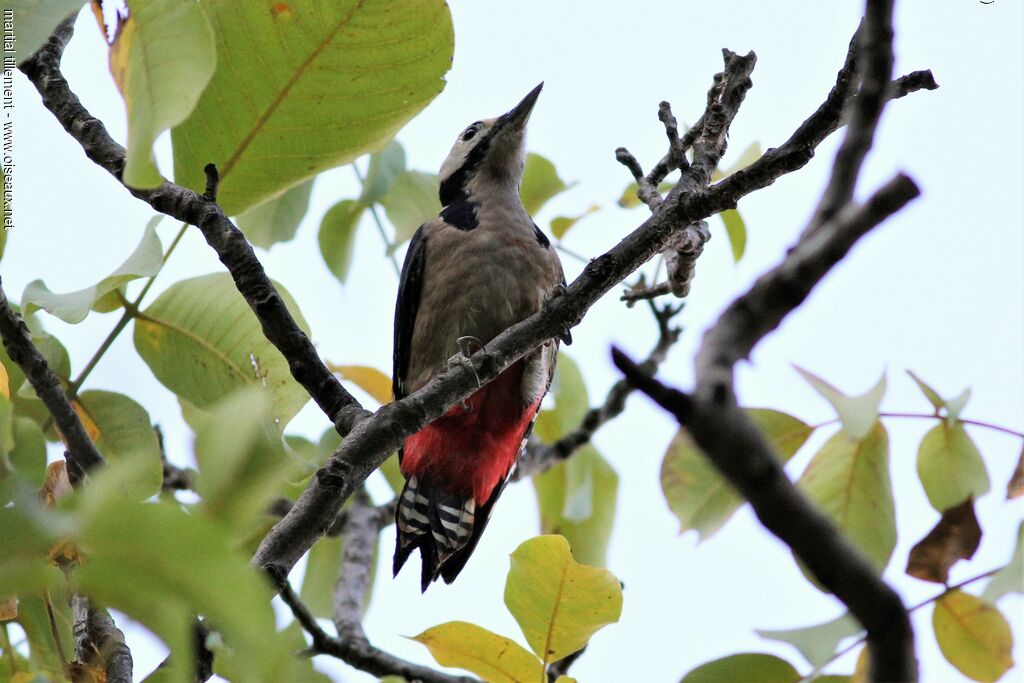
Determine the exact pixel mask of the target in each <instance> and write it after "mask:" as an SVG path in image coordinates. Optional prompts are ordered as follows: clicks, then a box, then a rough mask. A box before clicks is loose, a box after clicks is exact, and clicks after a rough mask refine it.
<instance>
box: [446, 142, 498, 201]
mask: <svg viewBox="0 0 1024 683" xmlns="http://www.w3.org/2000/svg"><path fill="white" fill-rule="evenodd" d="M494 131H495V128H491V130H489V131H487V133H485V134H484V135H483V136H482V137H480V138H479V142H477V143H476V146H475V147H474V148H473V149H471V150H469V154H467V155H466V160H465V161H464V162H462V166H460V167H459V168H458V170H457V171H455V173H452V174H451V175H450V176H448V178H447V179H445V181H444V182H443V183H441V187H440V190H439V192H438V194H439V195H440V197H441V206H448V205H450V204H454V203H456V202H457V201H459V200H461V199H467V198H468V196H469V195H467V194H466V183H468V182H469V178H470V176H472V175H473V171H475V170H476V169H477V167H478V166H479V165H480V162H481V161H483V160H484V157H485V156H487V150H488V149H490V147H491V139H492V138H493V137H494Z"/></svg>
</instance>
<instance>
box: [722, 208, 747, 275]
mask: <svg viewBox="0 0 1024 683" xmlns="http://www.w3.org/2000/svg"><path fill="white" fill-rule="evenodd" d="M718 215H719V216H720V217H721V218H722V224H723V225H725V234H726V235H728V236H729V246H730V247H732V260H733V261H734V262H736V263H739V262H740V259H741V258H743V254H744V253H745V252H746V250H747V224H746V223H744V222H743V216H741V215H740V212H739V211H737V210H736V209H728V210H726V211H723V212H722V213H720V214H718Z"/></svg>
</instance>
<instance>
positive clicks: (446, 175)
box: [438, 83, 544, 206]
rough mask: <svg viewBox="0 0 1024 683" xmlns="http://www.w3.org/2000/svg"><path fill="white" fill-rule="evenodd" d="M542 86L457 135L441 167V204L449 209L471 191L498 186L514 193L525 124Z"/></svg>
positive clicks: (522, 156)
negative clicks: (499, 113) (510, 107)
mask: <svg viewBox="0 0 1024 683" xmlns="http://www.w3.org/2000/svg"><path fill="white" fill-rule="evenodd" d="M543 87H544V84H543V83H541V84H540V85H538V86H537V87H536V88H534V89H533V90H531V91H530V92H529V94H527V96H526V97H524V98H523V100H522V101H521V102H520V103H519V104H517V105H516V106H515V107H513V108H512V110H511V111H509V112H508V113H507V114H502V115H501V116H498V117H496V118H493V119H485V120H483V121H476V122H474V123H471V124H470V125H469V126H468V127H467V128H466V129H465V130H464V131H462V132H461V133H459V137H458V139H456V140H455V145H454V146H452V151H451V152H449V153H448V158H447V159H445V160H444V163H443V164H441V171H440V173H438V179H439V180H440V183H441V189H440V194H441V204H442V205H443V206H448V205H450V204H453V203H454V202H456V201H458V200H459V199H461V198H466V197H469V196H471V195H472V194H473V189H474V188H477V189H480V188H482V187H484V186H498V187H501V188H504V189H510V190H512V191H514V192H516V193H517V196H518V191H519V181H520V180H521V179H522V176H523V164H524V160H525V151H526V147H525V142H526V122H527V121H529V119H530V112H532V111H533V105H534V104H536V102H537V97H538V96H540V91H541V88H543Z"/></svg>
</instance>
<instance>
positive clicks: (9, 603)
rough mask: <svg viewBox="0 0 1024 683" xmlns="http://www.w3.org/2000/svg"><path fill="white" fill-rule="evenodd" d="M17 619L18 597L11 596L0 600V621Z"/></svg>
mask: <svg viewBox="0 0 1024 683" xmlns="http://www.w3.org/2000/svg"><path fill="white" fill-rule="evenodd" d="M17 618H18V596H17V595H11V596H9V597H6V598H2V599H0V621H10V620H11V619H17Z"/></svg>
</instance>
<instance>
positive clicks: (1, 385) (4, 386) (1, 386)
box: [0, 363, 11, 398]
mask: <svg viewBox="0 0 1024 683" xmlns="http://www.w3.org/2000/svg"><path fill="white" fill-rule="evenodd" d="M0 396H3V397H4V398H10V397H11V379H10V377H8V376H7V368H5V367H4V364H3V363H0Z"/></svg>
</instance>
